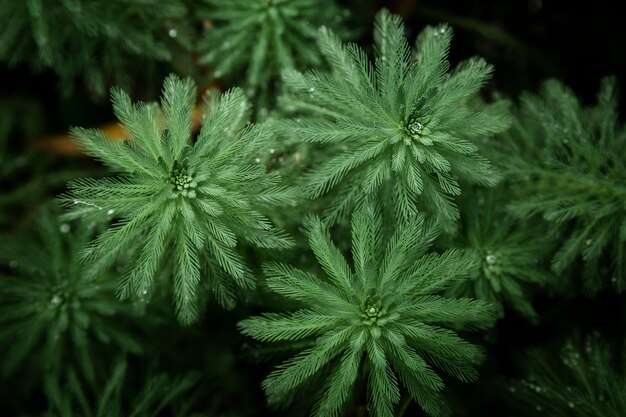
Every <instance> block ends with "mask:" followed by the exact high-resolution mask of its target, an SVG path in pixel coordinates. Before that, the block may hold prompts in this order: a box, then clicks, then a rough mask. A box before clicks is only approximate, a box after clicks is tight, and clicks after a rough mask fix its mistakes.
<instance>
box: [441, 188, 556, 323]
mask: <svg viewBox="0 0 626 417" xmlns="http://www.w3.org/2000/svg"><path fill="white" fill-rule="evenodd" d="M508 198H510V193H507V192H506V189H505V187H502V186H498V187H495V188H490V189H483V190H478V189H473V190H472V192H471V193H468V195H467V196H464V197H463V198H462V199H461V204H460V207H461V227H460V228H459V229H460V230H459V233H458V235H456V236H455V237H454V238H453V239H451V241H450V242H449V245H450V246H452V247H455V248H459V249H463V250H465V251H466V253H467V254H468V256H471V257H472V258H473V259H474V261H475V262H476V264H478V265H480V267H479V268H476V269H474V270H473V271H472V274H471V276H470V278H469V279H466V280H461V281H458V282H456V283H455V284H454V285H453V286H452V287H451V288H450V293H451V294H453V295H455V296H466V297H472V298H477V299H479V300H486V301H490V302H493V303H497V304H501V305H503V306H506V307H509V308H511V309H513V310H515V311H516V312H518V313H519V314H521V315H523V316H525V317H526V318H528V319H531V320H537V319H538V317H537V313H536V312H535V310H534V308H533V306H532V304H531V299H530V297H531V295H530V294H531V291H532V290H533V289H539V288H541V289H543V290H546V289H547V288H548V287H549V286H551V285H554V283H555V276H554V275H553V274H551V273H550V271H549V266H548V265H547V264H549V257H550V255H551V253H553V247H554V246H555V245H554V238H553V237H552V236H550V235H546V233H545V224H544V222H541V221H537V222H527V221H523V220H520V219H516V218H515V217H513V216H511V215H510V214H509V213H507V212H506V207H505V206H504V205H502V201H506V200H507V199H508Z"/></svg>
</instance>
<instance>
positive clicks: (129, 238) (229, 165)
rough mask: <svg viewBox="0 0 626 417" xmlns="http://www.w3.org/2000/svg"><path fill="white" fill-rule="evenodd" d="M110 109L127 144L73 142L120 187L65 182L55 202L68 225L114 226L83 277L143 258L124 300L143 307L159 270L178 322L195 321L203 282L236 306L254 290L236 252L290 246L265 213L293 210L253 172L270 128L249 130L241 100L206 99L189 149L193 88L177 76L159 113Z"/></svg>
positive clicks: (230, 95)
mask: <svg viewBox="0 0 626 417" xmlns="http://www.w3.org/2000/svg"><path fill="white" fill-rule="evenodd" d="M112 96H113V108H114V111H115V113H116V116H117V117H118V119H119V120H120V121H121V123H122V125H123V126H124V127H125V128H126V130H127V131H128V132H130V136H131V139H130V140H126V141H124V142H118V141H111V140H109V139H107V138H106V137H105V136H104V134H103V133H102V132H101V131H98V130H87V129H74V130H73V131H72V134H73V136H74V137H75V138H76V141H77V142H78V143H79V144H80V145H81V146H82V147H83V148H84V149H85V151H86V152H87V153H89V154H90V155H92V156H94V157H96V158H98V159H100V160H101V161H103V162H104V163H105V164H106V165H108V166H109V168H111V169H112V170H114V171H117V172H119V173H120V175H119V176H117V177H110V178H102V179H80V180H76V181H73V182H70V183H69V185H68V187H69V190H70V191H69V193H68V194H66V195H64V196H63V197H62V201H63V202H64V203H65V204H66V205H67V206H69V207H70V208H71V212H70V217H84V218H91V219H97V218H100V217H102V215H103V214H105V213H106V214H108V215H110V216H114V217H115V218H117V219H119V220H118V221H116V222H115V223H114V224H113V225H112V226H111V227H110V228H109V229H108V230H107V231H106V232H105V233H103V234H102V235H100V236H98V238H97V239H96V240H95V241H94V242H93V243H92V244H91V245H90V246H89V247H88V248H87V249H86V250H85V251H84V252H83V254H82V258H83V260H85V261H87V262H88V264H89V266H90V267H89V268H90V269H89V271H90V274H89V276H90V277H94V276H97V274H99V273H101V272H102V271H104V270H106V269H107V268H109V267H110V266H112V265H113V264H114V263H115V261H116V260H117V259H118V258H120V257H121V256H123V255H124V253H125V252H127V251H131V250H133V248H140V252H139V253H136V254H135V255H136V256H134V257H131V258H132V259H130V261H129V265H127V268H126V271H125V272H124V274H123V278H122V282H121V285H120V288H119V293H120V295H121V297H122V298H127V297H129V296H133V295H134V296H139V297H142V296H143V297H145V296H146V294H147V293H148V291H150V290H151V288H152V287H153V281H154V279H155V276H156V275H157V273H158V272H159V271H161V266H162V265H163V264H165V263H166V261H167V263H169V264H171V268H172V270H173V276H172V281H173V296H174V302H175V304H176V310H177V314H178V317H179V319H180V320H181V321H182V322H184V323H189V322H191V321H193V320H195V319H196V318H197V315H198V305H197V290H198V286H199V285H200V281H201V277H202V276H203V275H205V276H206V277H207V278H208V279H209V280H210V283H211V285H212V289H213V291H214V293H215V295H216V297H217V299H218V301H219V302H220V303H221V304H222V305H224V306H227V307H232V306H233V304H234V302H235V289H236V287H240V288H244V289H251V288H253V287H254V286H255V281H254V278H253V277H252V275H251V273H250V271H249V269H248V267H247V266H246V262H245V260H244V259H243V257H242V256H241V255H240V254H239V253H238V251H237V246H238V245H240V244H241V243H242V242H246V243H250V244H252V245H255V246H258V247H262V248H285V247H288V246H290V245H291V240H290V238H288V237H287V236H285V234H284V233H282V232H280V231H278V230H276V229H275V228H274V227H273V226H272V224H271V223H270V222H269V220H268V219H267V218H266V217H265V216H264V215H263V214H262V210H264V209H267V208H268V207H273V206H275V205H277V204H285V203H288V202H290V201H291V192H290V191H289V190H288V189H286V188H285V187H282V186H281V185H280V184H279V183H280V177H279V176H278V175H277V174H272V173H269V174H267V173H266V172H265V168H264V167H263V166H261V165H260V164H256V163H254V159H255V158H254V156H255V154H256V152H257V151H258V148H259V147H262V145H263V143H264V141H265V140H267V138H268V135H269V131H268V128H267V125H264V126H260V125H251V126H246V121H247V116H248V105H247V103H246V100H245V98H244V96H243V93H242V92H241V91H240V90H238V89H235V90H231V91H230V92H227V93H226V94H224V95H223V96H222V97H221V98H219V97H217V95H215V94H212V95H210V96H209V99H208V101H209V103H208V104H209V106H208V107H209V112H208V113H207V114H206V115H205V116H204V118H203V126H202V129H201V131H200V133H199V135H198V138H197V140H196V142H195V143H191V141H190V139H191V125H192V107H193V105H194V102H195V98H196V93H195V87H194V85H193V82H192V81H191V80H185V81H182V80H180V79H178V78H176V77H175V76H170V77H169V78H168V79H167V80H165V83H164V86H163V97H162V107H161V109H159V107H158V106H157V105H156V104H143V103H139V104H135V105H133V104H131V102H130V98H129V97H128V96H127V95H126V94H125V93H123V92H122V91H120V90H114V91H113V93H112Z"/></svg>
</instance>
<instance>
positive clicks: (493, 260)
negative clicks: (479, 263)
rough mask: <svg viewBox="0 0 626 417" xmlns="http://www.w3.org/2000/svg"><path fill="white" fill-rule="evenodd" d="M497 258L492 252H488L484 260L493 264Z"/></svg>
mask: <svg viewBox="0 0 626 417" xmlns="http://www.w3.org/2000/svg"><path fill="white" fill-rule="evenodd" d="M497 260H498V258H496V255H494V254H493V253H490V254H488V255H487V256H485V262H487V264H488V265H495V263H496V261H497Z"/></svg>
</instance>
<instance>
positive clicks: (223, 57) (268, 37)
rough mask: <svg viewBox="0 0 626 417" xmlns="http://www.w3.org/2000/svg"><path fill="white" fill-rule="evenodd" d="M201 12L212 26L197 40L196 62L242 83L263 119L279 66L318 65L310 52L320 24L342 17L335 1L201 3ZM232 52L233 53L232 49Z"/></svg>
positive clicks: (316, 55) (271, 103)
mask: <svg viewBox="0 0 626 417" xmlns="http://www.w3.org/2000/svg"><path fill="white" fill-rule="evenodd" d="M203 3H205V4H206V10H204V11H203V12H201V13H200V14H201V15H202V16H203V17H206V18H207V19H210V22H211V24H212V25H214V27H212V28H211V29H209V30H207V31H206V35H205V36H204V38H203V39H202V40H201V42H200V46H199V47H200V50H201V51H203V52H204V54H203V55H202V58H201V61H202V62H204V63H207V64H209V65H211V66H212V67H213V77H214V78H222V77H227V79H229V80H231V81H232V80H237V81H239V82H240V81H241V80H243V84H242V86H243V87H244V88H245V89H246V90H247V92H248V96H249V97H250V98H253V99H254V100H255V102H257V103H258V108H257V110H258V115H259V116H260V117H261V118H263V117H264V116H265V115H266V114H267V110H269V109H271V108H272V107H273V106H274V99H273V96H274V95H275V94H276V93H277V91H278V83H279V81H280V73H281V71H282V70H283V69H284V68H298V69H306V68H310V67H314V66H319V65H320V64H321V62H322V57H321V54H320V53H319V51H318V50H317V48H315V39H316V37H317V29H318V27H319V26H321V25H323V24H324V25H330V26H333V27H337V26H339V25H340V24H341V22H342V20H343V13H342V11H341V9H340V8H339V7H337V5H336V4H335V1H334V0H230V1H228V2H223V1H221V0H203ZM233 48H236V51H234V50H233Z"/></svg>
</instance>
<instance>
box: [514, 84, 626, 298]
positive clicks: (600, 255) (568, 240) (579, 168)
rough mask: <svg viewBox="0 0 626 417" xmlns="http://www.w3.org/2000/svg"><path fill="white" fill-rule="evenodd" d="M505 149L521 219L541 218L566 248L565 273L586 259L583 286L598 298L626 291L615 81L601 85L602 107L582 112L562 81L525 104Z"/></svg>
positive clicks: (561, 263) (622, 139)
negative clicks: (515, 182) (601, 293)
mask: <svg viewBox="0 0 626 417" xmlns="http://www.w3.org/2000/svg"><path fill="white" fill-rule="evenodd" d="M504 143H505V144H507V145H509V146H505V147H503V149H502V152H503V154H504V153H506V155H507V156H509V155H519V157H518V158H514V157H510V158H509V159H508V160H507V161H508V162H507V164H509V166H508V168H507V169H508V170H509V171H510V173H511V175H512V176H513V177H514V178H516V179H518V180H519V185H518V186H517V187H518V189H519V195H520V199H519V201H517V202H516V203H515V204H514V205H513V209H514V212H515V213H516V214H517V215H519V216H522V217H525V218H530V217H531V216H533V215H535V214H541V215H542V216H543V217H544V218H545V219H546V220H548V221H550V222H552V224H553V225H554V227H555V228H556V230H557V231H558V232H559V234H560V236H561V240H562V242H563V243H562V245H561V246H560V249H559V250H558V251H557V253H556V255H555V256H554V259H553V263H552V266H553V268H554V269H555V271H557V272H558V273H562V272H563V271H564V270H565V269H566V268H567V267H569V266H571V265H574V264H575V263H576V261H577V260H579V259H582V261H583V263H584V271H583V274H582V275H583V277H584V281H583V285H584V288H585V289H586V290H587V291H589V292H596V291H598V290H600V289H601V288H603V287H606V286H608V285H611V286H612V287H613V288H615V289H616V290H617V291H623V290H624V289H626V207H625V206H624V198H625V197H626V182H625V180H624V179H625V178H626V167H625V166H624V163H623V161H622V158H623V155H624V154H625V152H626V129H624V127H623V126H622V125H620V122H619V118H618V109H617V89H616V86H615V80H614V79H612V78H607V79H605V80H604V81H603V82H602V87H601V89H600V92H599V94H598V104H597V105H596V106H594V107H590V108H585V107H583V106H582V105H581V104H580V102H579V101H578V99H577V98H576V97H575V96H574V94H573V93H572V92H571V91H570V90H569V89H568V88H567V87H565V86H564V85H563V84H561V83H560V82H558V81H554V80H553V81H548V82H546V83H545V84H544V85H543V87H542V89H541V93H540V94H539V95H538V96H534V95H530V94H526V95H524V96H523V97H522V100H521V109H520V111H519V114H518V121H517V123H516V126H515V129H514V130H513V132H512V133H511V135H510V137H509V138H508V141H507V142H504Z"/></svg>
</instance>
